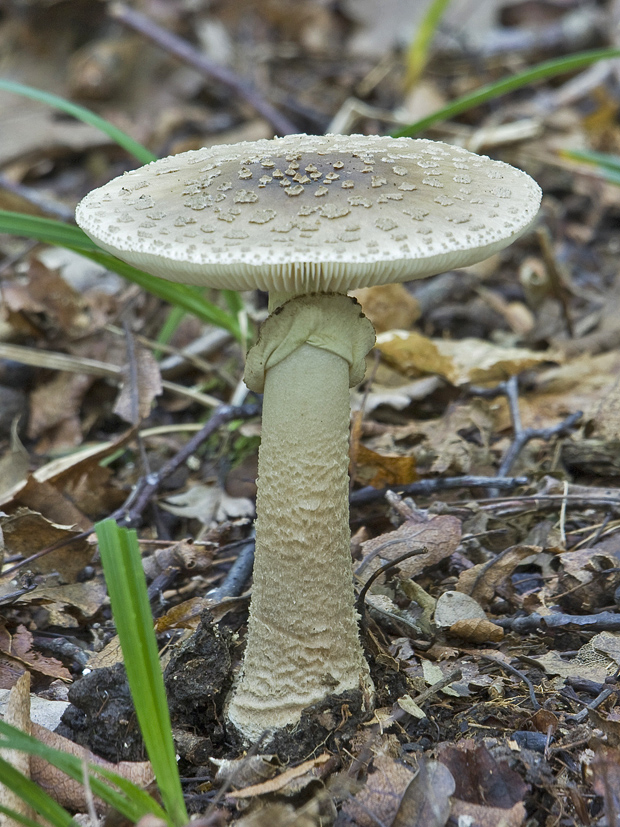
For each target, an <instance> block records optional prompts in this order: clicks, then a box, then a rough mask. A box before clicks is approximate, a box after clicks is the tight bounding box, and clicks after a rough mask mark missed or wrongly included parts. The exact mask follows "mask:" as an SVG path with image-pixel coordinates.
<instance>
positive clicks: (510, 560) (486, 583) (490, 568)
mask: <svg viewBox="0 0 620 827" xmlns="http://www.w3.org/2000/svg"><path fill="white" fill-rule="evenodd" d="M540 551H542V549H541V547H540V546H526V545H523V546H512V547H510V548H507V549H506V550H505V551H503V552H502V553H501V554H499V555H498V556H497V557H494V558H492V559H491V560H490V561H489V562H487V563H478V565H476V566H472V568H470V569H466V570H465V571H463V572H461V574H460V575H459V579H458V582H457V584H456V588H457V591H459V592H464V593H465V594H468V595H470V597H473V598H474V600H477V601H478V603H480V604H481V605H482V606H483V607H484V606H488V605H489V604H490V603H491V602H492V600H493V598H494V597H495V593H496V591H497V589H498V588H499V587H500V585H501V584H502V583H504V582H505V581H506V580H507V579H508V578H509V577H510V575H511V574H512V573H513V572H514V570H515V569H516V568H517V566H518V565H520V564H521V562H522V561H523V560H524V559H525V558H526V557H531V556H532V555H535V554H537V553H539V552H540Z"/></svg>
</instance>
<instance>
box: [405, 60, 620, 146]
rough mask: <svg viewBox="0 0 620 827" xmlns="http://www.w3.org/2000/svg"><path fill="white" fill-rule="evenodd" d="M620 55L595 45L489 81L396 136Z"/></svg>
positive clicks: (407, 127) (408, 133)
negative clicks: (506, 76)
mask: <svg viewBox="0 0 620 827" xmlns="http://www.w3.org/2000/svg"><path fill="white" fill-rule="evenodd" d="M617 57H620V49H592V50H590V51H587V52H578V53H577V54H575V55H570V56H568V57H560V58H557V59H553V60H547V61H545V62H544V63H539V64H538V66H534V67H533V68H532V69H527V70H526V71H524V72H520V73H519V74H517V75H511V76H510V77H508V78H504V79H503V80H499V81H497V82H496V83H489V84H487V85H486V86H483V87H482V88H481V89H478V90H477V91H476V92H472V93H470V94H469V95H463V97H461V98H458V99H457V100H455V101H452V103H449V104H448V105H447V106H444V107H442V108H441V109H438V110H437V112H434V113H433V114H432V115H428V116H427V117H426V118H422V119H421V120H419V121H415V123H412V124H409V126H405V127H404V128H403V129H400V130H399V131H398V132H395V133H394V137H396V138H401V137H405V136H411V135H416V134H417V133H418V132H422V131H423V130H424V129H427V128H428V127H429V126H432V124H434V123H437V122H439V121H447V120H449V119H450V118H454V117H455V116H456V115H460V114H461V113H463V112H466V111H467V110H468V109H473V108H474V106H479V105H480V104H481V103H486V102H487V101H490V100H494V99H495V98H497V97H499V96H500V95H505V94H506V93H507V92H514V91H515V90H516V89H521V88H522V87H524V86H528V85H529V84H530V83H535V82H536V81H538V80H546V79H547V78H552V77H555V76H556V75H562V74H565V73H567V72H574V71H575V70H577V69H583V68H584V66H589V65H590V64H592V63H596V62H597V61H599V60H608V59H610V58H617Z"/></svg>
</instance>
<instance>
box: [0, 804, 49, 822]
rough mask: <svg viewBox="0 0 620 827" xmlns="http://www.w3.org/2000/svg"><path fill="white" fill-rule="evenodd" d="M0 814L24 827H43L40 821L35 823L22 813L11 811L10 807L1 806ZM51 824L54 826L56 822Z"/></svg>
mask: <svg viewBox="0 0 620 827" xmlns="http://www.w3.org/2000/svg"><path fill="white" fill-rule="evenodd" d="M0 813H2V815H4V816H8V817H9V818H12V819H13V820H14V821H17V822H18V823H19V824H23V825H24V827H41V825H40V824H39V822H38V821H33V820H32V819H31V818H26V816H23V815H22V814H21V813H16V812H15V810H11V808H10V807H3V806H2V804H0ZM51 823H52V824H54V822H51ZM54 827H60V825H58V824H54Z"/></svg>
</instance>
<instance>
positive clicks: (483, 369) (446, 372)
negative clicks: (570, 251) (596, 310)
mask: <svg viewBox="0 0 620 827" xmlns="http://www.w3.org/2000/svg"><path fill="white" fill-rule="evenodd" d="M376 346H377V348H378V349H379V350H380V351H381V354H382V355H383V356H384V357H385V358H386V359H387V360H388V361H389V362H390V363H391V364H393V365H394V366H396V367H397V368H398V369H399V370H400V371H402V372H403V373H406V374H407V375H408V376H416V375H419V374H421V373H434V374H438V375H439V376H443V377H444V378H445V379H447V380H448V382H450V383H451V384H452V385H456V386H461V385H468V384H471V383H483V382H501V381H503V380H505V379H508V378H509V377H510V376H514V375H516V374H518V373H522V372H523V371H524V370H527V369H528V368H532V367H534V366H535V365H541V364H543V363H544V362H551V361H560V360H559V358H554V357H553V356H552V355H550V354H549V353H537V352H536V351H533V350H527V349H525V348H516V347H500V346H499V345H494V344H491V343H490V342H485V341H483V340H481V339H459V341H449V340H444V339H429V338H428V337H427V336H423V335H422V334H421V333H416V332H414V331H406V330H391V331H388V332H387V333H381V334H380V335H379V336H377V345H376Z"/></svg>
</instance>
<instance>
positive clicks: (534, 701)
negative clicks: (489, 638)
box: [480, 621, 540, 710]
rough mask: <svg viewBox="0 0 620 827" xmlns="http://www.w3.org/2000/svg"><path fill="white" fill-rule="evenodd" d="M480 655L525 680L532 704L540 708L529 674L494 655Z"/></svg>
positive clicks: (537, 708) (535, 707) (536, 708)
mask: <svg viewBox="0 0 620 827" xmlns="http://www.w3.org/2000/svg"><path fill="white" fill-rule="evenodd" d="M494 622H495V621H494ZM480 657H481V658H482V659H483V660H487V661H489V663H494V664H495V665H496V666H499V668H500V669H503V670H504V671H505V672H509V673H510V674H511V675H514V676H515V677H516V678H518V679H519V680H520V681H523V683H524V684H525V685H526V686H527V690H528V692H529V693H530V701H531V702H532V706H533V707H534V709H535V710H539V709H540V704H539V702H538V700H537V698H536V693H535V691H534V685H533V684H532V681H531V680H530V679H529V678H528V677H527V675H525V674H524V673H523V672H521V670H520V669H517V668H516V667H515V666H512V665H511V664H509V663H504V661H503V660H500V659H499V658H494V657H493V656H492V655H485V654H484V653H483V652H480Z"/></svg>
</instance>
